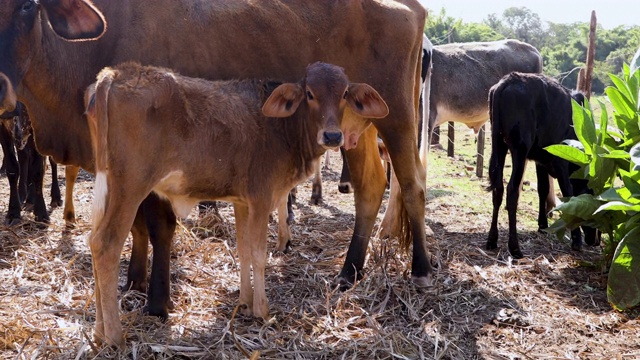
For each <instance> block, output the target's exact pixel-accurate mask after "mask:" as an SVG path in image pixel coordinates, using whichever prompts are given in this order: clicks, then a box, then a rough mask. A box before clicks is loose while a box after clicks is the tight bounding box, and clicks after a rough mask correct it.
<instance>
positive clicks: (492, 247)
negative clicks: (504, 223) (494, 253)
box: [485, 239, 498, 250]
mask: <svg viewBox="0 0 640 360" xmlns="http://www.w3.org/2000/svg"><path fill="white" fill-rule="evenodd" d="M485 247H486V249H487V250H495V249H497V248H498V241H496V240H491V239H489V240H487V245H486V246H485Z"/></svg>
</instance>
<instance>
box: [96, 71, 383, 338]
mask: <svg viewBox="0 0 640 360" xmlns="http://www.w3.org/2000/svg"><path fill="white" fill-rule="evenodd" d="M93 90H95V107H94V106H93V105H91V106H89V107H88V110H87V114H88V117H89V119H90V124H91V126H92V127H93V129H92V134H95V135H94V136H93V139H94V141H95V144H94V146H95V148H94V149H95V154H96V173H97V175H96V186H95V193H94V200H93V232H92V236H91V238H90V240H89V245H90V247H91V254H92V259H93V269H94V275H95V277H96V305H97V306H96V307H97V309H96V312H97V315H96V335H97V337H98V338H103V336H104V339H106V340H107V342H108V343H110V344H117V345H121V344H123V343H124V338H123V336H122V328H121V326H120V321H119V316H118V303H117V293H116V285H117V279H118V261H119V259H120V252H121V251H122V246H123V244H124V240H125V238H126V236H127V232H128V229H130V228H131V226H132V225H133V221H134V218H135V216H136V209H137V208H138V206H139V205H140V204H141V203H142V201H143V200H144V198H145V197H147V195H148V194H149V193H150V192H152V191H153V192H156V193H157V194H159V195H160V196H161V197H162V198H164V199H168V200H169V201H170V202H171V204H172V206H173V209H174V211H175V213H176V214H177V215H178V216H180V217H187V216H188V215H189V212H190V211H191V209H192V208H193V207H194V206H195V205H196V203H197V202H198V201H201V200H216V199H218V200H227V201H231V202H233V204H234V213H235V216H236V228H237V231H236V234H237V235H236V236H237V243H238V254H239V258H240V274H241V275H240V279H241V282H240V284H241V285H240V303H241V304H246V305H247V312H248V313H249V314H251V313H253V314H255V315H256V316H260V317H263V318H267V317H268V315H269V309H268V305H267V298H266V293H265V284H264V269H265V263H266V255H267V246H266V245H267V225H268V221H269V220H268V219H269V213H270V212H271V210H273V209H274V208H275V207H276V204H278V203H283V202H284V201H286V198H287V194H288V193H289V190H290V189H291V188H292V187H293V186H295V185H296V184H298V183H299V182H300V181H302V180H305V179H306V178H308V177H309V175H311V174H312V173H313V170H314V163H317V162H319V157H320V156H321V155H322V154H323V153H324V152H325V151H326V150H327V149H331V148H337V147H339V146H341V145H342V144H343V143H344V138H343V133H342V131H341V128H351V129H354V128H355V129H358V128H360V129H359V130H358V131H357V133H362V132H363V131H364V129H365V128H366V127H368V126H369V125H370V123H369V122H368V121H365V120H364V118H383V117H385V116H387V114H388V113H389V109H388V108H387V105H386V104H385V102H384V101H383V100H382V98H381V97H380V95H379V94H378V93H377V92H376V91H375V90H374V89H373V88H372V87H371V86H369V85H367V84H362V83H350V82H349V81H348V80H347V77H346V75H345V74H344V71H343V70H342V68H340V67H337V66H334V65H329V64H325V63H315V64H313V65H309V67H308V68H307V71H306V76H305V78H304V79H303V80H302V81H300V82H297V83H284V84H279V83H274V82H268V81H258V80H244V81H233V80H232V81H217V82H210V81H206V80H202V79H194V78H188V77H184V76H180V75H178V74H176V73H173V72H171V71H170V70H167V69H163V68H157V67H143V66H140V65H138V64H135V63H125V64H122V65H120V66H117V67H114V68H106V69H105V70H103V71H102V72H100V74H99V75H98V81H97V83H96V85H95V89H93V88H92V87H90V88H89V91H93ZM265 99H266V101H265ZM89 103H91V101H89ZM263 104H264V106H263ZM346 108H349V109H351V111H353V112H354V113H356V114H358V115H360V116H362V118H361V119H357V120H355V123H353V124H344V123H343V121H342V119H343V116H342V115H343V112H344V110H345V109H346ZM261 109H262V110H261ZM262 114H264V116H263V115H262ZM274 118H286V119H274ZM348 119H349V118H345V120H348ZM351 140H353V141H357V139H353V138H352V139H351ZM151 154H153V155H151ZM283 199H285V200H284V201H283ZM285 213H286V212H285ZM251 268H253V281H254V287H255V292H254V291H253V289H252V287H251Z"/></svg>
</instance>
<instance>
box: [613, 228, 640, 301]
mask: <svg viewBox="0 0 640 360" xmlns="http://www.w3.org/2000/svg"><path fill="white" fill-rule="evenodd" d="M639 239H640V227H635V228H633V229H632V230H631V231H629V232H628V233H627V234H626V236H625V237H624V238H623V239H622V241H620V243H619V244H618V247H617V248H616V251H615V253H614V255H613V263H612V264H611V268H610V269H609V280H608V283H607V298H608V300H609V303H611V305H613V307H614V308H616V309H617V310H626V309H629V308H631V307H634V306H636V305H638V304H640V241H639Z"/></svg>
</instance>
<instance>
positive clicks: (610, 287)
mask: <svg viewBox="0 0 640 360" xmlns="http://www.w3.org/2000/svg"><path fill="white" fill-rule="evenodd" d="M609 76H610V77H611V80H612V83H613V84H614V85H613V86H610V87H607V88H606V89H605V93H606V95H607V98H608V99H609V101H610V102H611V105H612V106H613V113H612V114H611V117H609V114H608V113H607V110H606V107H605V106H604V104H603V103H602V102H601V103H600V107H601V109H602V112H601V115H600V119H599V126H596V121H595V120H594V115H593V112H592V111H591V105H590V104H589V102H588V101H587V102H586V103H585V106H584V107H582V106H580V105H578V104H577V103H576V102H575V101H574V102H573V104H572V106H573V124H574V128H575V131H576V135H577V137H578V140H579V141H568V142H566V143H565V144H558V145H552V146H549V147H547V150H548V151H549V152H550V153H552V154H554V155H556V156H559V157H561V158H564V159H566V160H568V161H571V162H573V163H575V164H577V165H579V166H580V169H579V170H578V171H576V172H575V173H574V174H572V177H576V178H581V179H586V180H588V182H589V187H590V188H591V189H592V190H593V192H594V194H593V195H587V194H584V195H580V196H576V197H573V198H571V199H568V200H567V201H566V202H564V203H563V204H561V205H559V206H558V207H557V208H556V209H555V210H557V211H558V212H559V213H560V219H559V220H557V221H556V222H555V223H554V224H553V225H552V226H551V228H550V231H553V232H555V233H556V234H558V235H559V236H564V232H565V229H566V228H569V229H573V228H575V227H577V226H580V225H588V226H592V227H596V228H598V229H599V230H600V231H601V232H602V233H603V234H606V236H604V238H603V240H604V256H605V261H606V263H607V264H609V263H610V264H611V266H610V268H609V278H608V284H607V296H608V299H609V302H610V303H611V304H612V306H613V307H614V308H616V309H618V310H624V309H628V308H630V307H633V306H636V305H638V304H640V110H639V106H638V105H639V103H638V91H639V86H640V71H635V72H632V71H631V70H630V68H629V66H627V65H626V64H625V65H624V67H623V75H622V77H619V76H616V75H612V74H610V75H609Z"/></svg>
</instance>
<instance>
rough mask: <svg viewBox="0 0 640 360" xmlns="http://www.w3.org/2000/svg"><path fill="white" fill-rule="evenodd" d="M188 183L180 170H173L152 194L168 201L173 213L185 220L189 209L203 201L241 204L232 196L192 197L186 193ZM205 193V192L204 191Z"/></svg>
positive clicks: (188, 192) (189, 193) (157, 185)
mask: <svg viewBox="0 0 640 360" xmlns="http://www.w3.org/2000/svg"><path fill="white" fill-rule="evenodd" d="M188 186H189V182H188V181H187V178H186V176H185V174H184V172H182V171H181V170H175V171H172V172H170V173H169V174H167V175H166V176H165V177H163V178H162V180H160V181H159V182H158V184H156V186H155V187H154V188H153V192H155V193H156V194H158V196H160V197H161V198H163V199H166V200H168V201H169V202H170V203H171V206H172V207H173V211H174V212H175V214H176V215H177V216H178V217H181V218H186V217H188V216H189V213H190V212H191V209H193V207H194V206H196V204H198V203H199V202H200V201H203V200H222V201H230V202H241V200H240V199H239V198H238V197H234V196H216V194H213V193H211V194H210V196H198V197H195V196H192V194H191V192H190V191H187V188H188ZM204 192H205V193H206V191H204Z"/></svg>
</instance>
